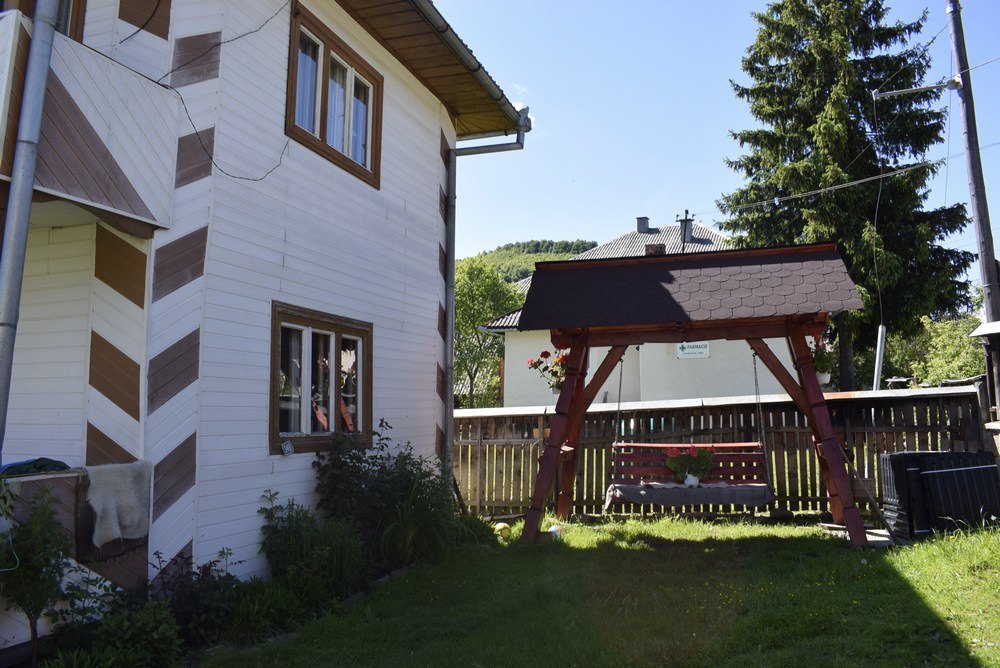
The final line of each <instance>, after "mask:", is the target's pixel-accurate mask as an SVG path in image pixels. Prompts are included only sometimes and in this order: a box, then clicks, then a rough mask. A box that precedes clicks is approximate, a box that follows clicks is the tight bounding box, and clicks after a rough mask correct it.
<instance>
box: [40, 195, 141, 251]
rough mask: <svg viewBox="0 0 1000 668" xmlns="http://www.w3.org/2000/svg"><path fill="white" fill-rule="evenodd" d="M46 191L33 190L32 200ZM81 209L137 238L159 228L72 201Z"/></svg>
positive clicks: (53, 198) (120, 214) (61, 198)
mask: <svg viewBox="0 0 1000 668" xmlns="http://www.w3.org/2000/svg"><path fill="white" fill-rule="evenodd" d="M45 194H46V193H40V192H38V191H37V190H36V191H35V194H34V196H32V199H33V200H39V196H40V195H45ZM51 199H52V200H62V201H66V202H73V200H69V199H65V198H63V197H55V196H53V197H52V198H51ZM73 204H75V205H77V206H78V207H80V208H81V209H86V210H87V211H89V212H90V213H92V214H94V216H95V217H96V218H99V219H100V220H101V221H102V222H103V223H105V224H107V225H108V226H109V227H113V228H115V229H116V230H118V231H119V232H121V233H122V234H127V235H129V236H132V237H135V238H137V239H152V238H153V233H154V232H155V231H156V230H158V229H160V228H158V227H156V226H155V225H151V224H149V223H147V222H146V221H144V220H137V219H135V218H132V217H131V216H126V215H125V214H122V213H117V212H115V211H108V210H107V209H101V208H99V207H96V206H91V205H89V204H81V203H79V202H73Z"/></svg>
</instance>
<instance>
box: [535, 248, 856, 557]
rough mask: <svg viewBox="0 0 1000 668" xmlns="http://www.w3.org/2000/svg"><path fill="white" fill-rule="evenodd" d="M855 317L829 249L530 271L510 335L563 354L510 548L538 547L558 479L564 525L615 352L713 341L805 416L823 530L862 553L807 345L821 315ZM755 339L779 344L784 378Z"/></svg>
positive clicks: (837, 445)
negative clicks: (825, 502) (763, 372)
mask: <svg viewBox="0 0 1000 668" xmlns="http://www.w3.org/2000/svg"><path fill="white" fill-rule="evenodd" d="M862 306H863V303H862V301H861V298H860V297H859V295H858V292H857V288H856V286H855V285H854V282H853V281H852V280H851V277H850V276H849V275H848V273H847V267H846V266H845V265H844V261H843V259H842V258H841V257H840V255H839V253H838V252H837V248H836V246H835V245H834V244H811V245H803V246H789V247H783V248H753V249H734V250H726V251H710V252H703V253H689V254H686V255H685V254H680V255H666V256H649V257H625V258H611V259H593V260H573V261H560V262H539V263H537V264H536V265H535V274H534V276H533V278H532V283H531V288H530V289H529V290H528V295H527V297H526V298H525V302H524V307H523V308H522V309H521V313H520V316H519V320H518V330H520V331H529V330H542V331H544V330H548V331H549V332H550V333H551V339H552V343H553V345H555V346H556V347H557V348H562V349H568V350H569V353H568V357H567V367H566V378H565V381H564V382H563V386H562V389H561V391H560V393H559V399H558V401H557V402H556V409H555V415H554V416H553V417H552V420H551V423H550V427H549V436H548V439H547V440H546V443H545V447H544V448H543V451H542V456H541V458H540V460H539V468H538V476H537V477H536V479H535V488H534V490H533V493H532V497H531V507H530V509H529V511H528V513H527V517H526V520H525V526H524V532H523V534H522V540H523V541H526V542H534V541H535V540H536V539H537V538H538V533H539V528H540V525H541V519H542V512H543V511H544V508H545V502H546V500H547V499H548V497H549V494H550V493H551V492H552V491H553V487H554V485H555V482H556V479H557V473H560V472H561V474H562V476H561V484H560V486H559V487H560V488H559V490H558V492H559V495H558V499H557V502H556V512H557V513H558V516H559V517H560V518H563V519H565V518H567V517H569V514H570V512H571V511H572V506H573V503H572V502H573V486H574V482H575V480H576V472H577V467H578V465H579V457H578V453H577V443H578V440H579V437H580V425H581V423H582V420H583V418H584V416H585V415H586V413H587V409H588V408H589V407H590V405H591V403H592V402H593V401H594V397H595V396H597V393H598V391H599V390H600V388H601V386H602V385H603V384H604V382H605V381H606V380H607V378H608V376H609V375H610V374H611V371H612V370H613V369H614V367H615V365H616V364H617V363H618V362H619V361H620V360H621V359H622V355H624V353H625V349H626V348H627V346H630V345H641V344H643V343H683V342H696V341H711V340H719V339H723V340H729V341H746V342H747V343H748V344H749V346H750V348H751V349H752V350H753V351H754V352H755V353H756V354H757V356H758V357H759V358H760V359H761V361H762V362H763V363H764V366H765V367H767V369H768V370H769V371H770V372H771V374H772V375H774V377H775V378H776V379H777V380H778V383H779V384H780V385H781V386H782V387H783V388H784V389H785V392H787V393H788V396H789V397H790V398H791V400H792V401H793V402H794V403H795V405H796V406H797V407H798V409H799V410H800V411H801V412H802V413H803V415H805V416H806V418H807V419H808V421H809V425H810V427H811V429H812V435H813V443H814V445H815V447H816V454H817V457H818V458H819V469H820V472H821V475H822V477H823V482H824V483H825V485H826V490H827V495H828V497H829V501H830V510H831V512H832V514H833V519H834V521H835V522H837V523H840V524H845V525H846V526H847V533H848V535H849V536H850V539H851V543H852V544H854V545H855V546H858V547H860V546H863V545H866V544H867V536H866V533H865V529H864V525H863V524H862V522H861V514H860V512H859V511H858V508H857V507H856V506H855V505H854V496H853V493H852V489H851V484H850V476H849V472H848V460H847V456H846V454H845V451H844V447H843V444H842V443H841V442H840V440H839V439H838V437H837V434H836V433H835V432H834V430H833V423H832V421H831V420H830V412H829V410H828V409H827V406H826V401H825V400H824V398H823V391H822V389H821V388H820V386H819V381H818V380H817V379H816V371H815V369H814V367H813V362H812V355H811V352H810V348H809V343H808V338H809V337H813V338H815V339H819V337H821V336H822V335H823V333H824V332H825V330H826V325H827V322H828V321H829V319H830V315H831V314H833V313H840V312H844V311H849V310H854V309H859V308H861V307H862ZM765 339H784V340H785V341H786V342H787V344H788V347H789V350H790V351H791V356H792V359H793V361H794V367H795V373H794V375H793V374H792V373H791V372H790V371H789V370H788V369H786V368H785V366H784V365H783V364H782V363H781V362H780V360H779V359H778V357H777V356H776V355H775V354H774V351H772V350H771V349H770V347H769V346H768V344H767V342H766V341H765ZM603 347H608V348H610V350H609V351H608V353H607V355H606V357H605V359H604V360H603V361H602V362H601V364H600V366H598V368H597V369H596V371H595V372H594V374H593V377H591V378H590V380H589V382H588V380H587V372H588V363H589V357H590V351H591V350H593V349H594V348H603ZM619 400H620V398H619ZM762 445H763V444H762Z"/></svg>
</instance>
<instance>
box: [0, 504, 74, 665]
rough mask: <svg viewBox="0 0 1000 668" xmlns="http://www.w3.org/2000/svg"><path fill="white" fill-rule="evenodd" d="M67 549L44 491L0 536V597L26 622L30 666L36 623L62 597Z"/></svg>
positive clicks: (35, 651)
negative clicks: (19, 518) (26, 512)
mask: <svg viewBox="0 0 1000 668" xmlns="http://www.w3.org/2000/svg"><path fill="white" fill-rule="evenodd" d="M68 547H69V545H68V542H67V540H66V534H65V533H64V532H63V529H62V527H61V526H60V524H59V522H58V520H56V515H55V512H54V511H53V510H52V496H51V495H50V494H49V493H48V492H47V491H42V492H39V493H38V494H36V495H35V497H34V498H33V499H32V504H31V512H30V513H29V514H28V516H27V517H26V518H25V520H24V522H21V523H16V524H14V525H13V526H12V527H11V529H10V531H9V532H8V533H6V534H0V568H2V571H0V593H2V594H3V597H4V598H5V599H6V600H7V606H8V608H16V609H18V610H20V611H21V612H22V613H23V614H24V616H25V617H27V619H28V626H29V627H30V629H31V664H32V665H35V663H36V662H37V660H38V619H39V618H40V617H41V616H42V613H43V612H45V611H46V610H48V609H49V608H51V607H52V606H53V605H55V604H56V602H57V601H59V599H60V598H61V597H62V595H63V590H62V580H63V577H64V576H65V575H66V569H67V564H68V560H67V558H66V552H67V551H68Z"/></svg>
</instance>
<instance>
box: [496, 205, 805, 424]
mask: <svg viewBox="0 0 1000 668" xmlns="http://www.w3.org/2000/svg"><path fill="white" fill-rule="evenodd" d="M727 247H728V241H727V239H726V238H725V237H724V236H722V235H721V234H719V233H718V232H716V231H715V230H712V229H709V228H707V227H705V226H703V225H699V224H698V223H695V222H694V221H692V220H691V219H690V218H689V217H687V215H686V214H685V218H684V219H683V220H681V221H678V224H677V225H671V226H669V227H659V228H657V227H650V226H649V219H648V218H645V217H642V218H638V219H637V220H636V229H635V231H634V232H629V233H627V234H623V235H622V236H620V237H618V238H617V239H614V240H612V241H609V242H608V243H605V244H601V245H600V246H597V247H596V248H592V249H590V250H588V251H586V252H583V253H580V254H579V255H577V256H575V257H573V258H572V259H573V260H598V259H606V258H623V257H642V256H645V255H673V254H681V253H701V252H705V251H714V250H723V249H725V248H727ZM530 284H531V279H530V278H526V279H524V280H523V281H520V282H519V283H518V284H517V288H518V290H519V291H522V292H527V290H528V287H529V286H530ZM706 289H711V285H706ZM745 289H748V290H752V289H753V286H746V288H745ZM728 296H729V295H720V296H719V299H720V300H725V299H726V298H727V297H728ZM520 314H521V312H520V310H517V311H512V312H511V313H507V314H505V315H502V316H500V317H499V318H496V319H494V320H492V321H491V322H489V323H487V324H486V325H485V328H486V329H487V330H489V331H492V332H495V333H497V334H498V335H501V336H503V337H504V364H503V369H504V377H503V398H504V402H503V403H504V406H541V405H549V404H553V403H554V402H555V398H556V395H555V394H554V393H553V392H552V390H550V389H549V386H548V384H547V383H546V381H545V379H543V378H542V377H541V376H540V375H539V373H538V371H536V370H534V369H531V368H529V367H528V360H529V359H533V358H534V359H537V358H538V355H539V353H541V352H542V351H543V350H548V351H550V352H551V351H552V350H553V347H552V343H551V342H550V341H549V334H548V332H544V331H529V332H520V331H518V329H517V326H518V320H519V317H520ZM778 343H780V342H778ZM774 350H775V351H776V352H777V353H778V354H779V357H781V359H782V361H783V362H784V363H785V366H787V367H788V368H789V369H791V368H792V366H791V356H790V354H789V353H788V351H787V350H786V347H785V346H783V345H776V346H774ZM604 352H605V349H601V350H598V351H595V352H594V353H592V354H591V360H593V363H594V364H597V363H599V361H600V360H601V359H603V358H604ZM758 376H759V381H760V391H761V393H762V394H779V393H782V392H783V390H782V389H781V387H780V386H779V385H778V382H777V381H776V380H775V379H774V378H773V377H772V376H771V374H770V373H768V372H767V371H766V370H765V369H764V368H763V367H759V369H758ZM620 380H621V394H620V395H619V391H618V387H619V373H618V372H617V371H616V372H615V373H613V374H612V375H611V377H610V378H609V379H608V381H607V382H606V383H605V384H604V386H603V387H602V388H601V390H600V391H599V392H598V394H597V398H596V400H595V401H596V402H597V403H602V402H611V403H616V402H618V401H619V399H620V400H621V401H623V402H627V401H655V400H662V399H690V398H697V397H726V396H743V395H753V394H754V393H755V390H754V375H753V358H752V356H751V352H750V348H749V347H748V346H747V344H746V343H745V342H743V341H709V342H701V343H698V344H696V345H695V346H693V347H692V346H689V345H685V344H673V343H670V344H647V345H644V346H642V347H641V348H639V349H636V348H635V347H632V348H629V350H628V352H626V353H625V357H624V360H623V362H622V370H621V379H620Z"/></svg>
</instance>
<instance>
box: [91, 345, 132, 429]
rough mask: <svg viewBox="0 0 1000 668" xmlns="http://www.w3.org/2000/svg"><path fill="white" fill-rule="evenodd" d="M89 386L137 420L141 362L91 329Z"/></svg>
mask: <svg viewBox="0 0 1000 668" xmlns="http://www.w3.org/2000/svg"><path fill="white" fill-rule="evenodd" d="M89 383H90V386H91V387H93V388H94V389H95V390H97V391H98V392H100V393H101V394H103V395H104V396H105V397H107V398H108V399H110V400H111V402H112V403H113V404H115V405H116V406H118V407H119V408H121V409H122V410H123V411H125V412H126V413H127V414H128V415H129V417H131V418H132V419H133V420H138V419H139V415H140V411H139V364H138V363H137V362H135V361H133V360H132V359H131V358H130V357H129V356H128V355H126V354H125V353H123V352H122V351H120V350H118V349H117V348H115V347H114V346H113V345H112V344H111V343H110V342H109V341H108V340H107V339H105V338H104V337H103V336H101V335H100V334H98V333H97V332H91V333H90V379H89Z"/></svg>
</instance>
